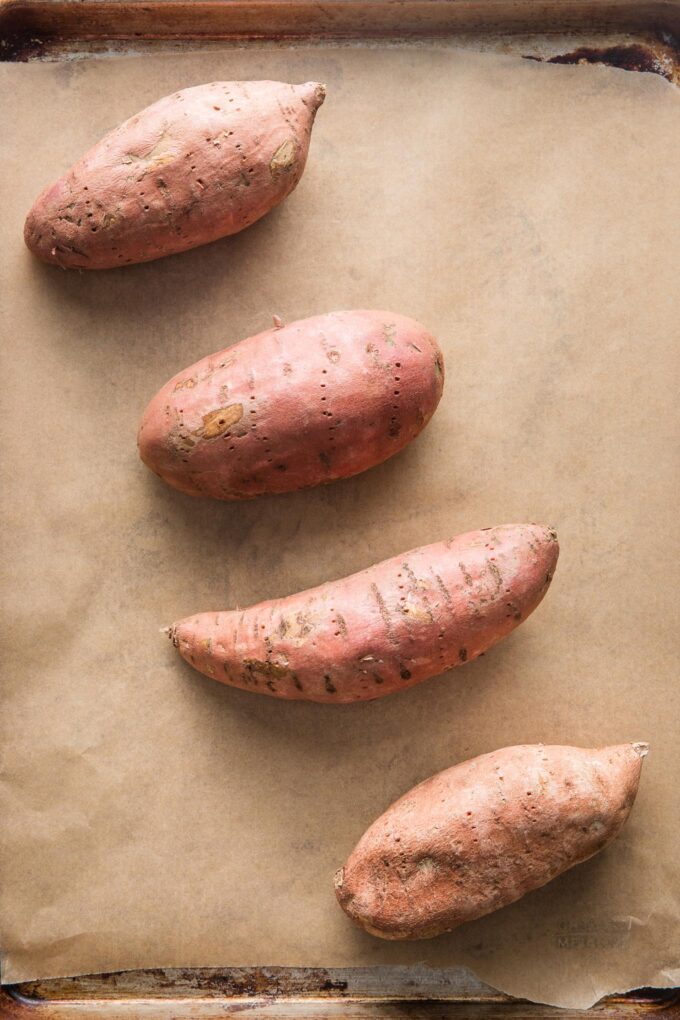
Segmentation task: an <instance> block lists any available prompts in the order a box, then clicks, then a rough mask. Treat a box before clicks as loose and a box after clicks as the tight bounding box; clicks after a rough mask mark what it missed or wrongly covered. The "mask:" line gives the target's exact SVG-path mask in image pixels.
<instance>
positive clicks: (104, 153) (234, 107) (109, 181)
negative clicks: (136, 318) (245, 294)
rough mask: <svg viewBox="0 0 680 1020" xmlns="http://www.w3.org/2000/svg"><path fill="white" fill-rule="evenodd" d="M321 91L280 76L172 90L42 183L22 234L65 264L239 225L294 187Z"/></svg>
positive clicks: (100, 264) (214, 234)
mask: <svg viewBox="0 0 680 1020" xmlns="http://www.w3.org/2000/svg"><path fill="white" fill-rule="evenodd" d="M324 96H325V89H324V86H323V85H319V84H318V83H316V82H307V83H306V84H305V85H287V84H284V83H282V82H276V81H251V82H240V81H236V82H228V81H216V82H211V83H210V84H208V85H197V86H196V87H194V88H189V89H183V90H182V91H181V92H175V93H174V94H173V95H171V96H165V97H164V98H163V99H160V100H158V102H157V103H153V105H151V106H148V107H147V108H146V109H144V110H142V111H141V112H140V113H138V114H137V115H136V116H134V117H131V118H130V119H129V120H126V121H125V123H124V124H121V125H120V127H118V128H116V129H115V130H114V131H112V132H111V133H110V134H108V135H106V137H105V138H102V140H101V141H100V142H98V143H97V145H95V146H94V148H92V149H90V151H89V152H87V153H86V154H85V155H84V156H83V157H82V159H80V160H79V161H78V162H77V163H76V164H75V165H74V166H72V167H71V169H70V170H68V171H67V172H66V173H65V174H64V176H63V177H61V178H60V179H59V180H58V181H57V182H56V183H55V184H53V185H51V186H50V187H48V188H46V189H45V190H44V191H43V193H42V194H41V195H40V196H39V197H38V199H37V200H36V202H35V203H34V205H33V208H32V209H31V211H30V212H29V214H28V217H27V219H26V225H25V228H24V238H25V241H26V244H27V245H28V247H29V248H30V249H31V251H32V252H34V253H35V254H36V255H37V256H38V258H41V259H43V260H44V261H45V262H52V263H54V264H55V265H58V266H64V267H78V268H80V269H110V268H112V267H114V266H124V265H129V264H130V263H133V262H148V261H149V260H151V259H157V258H160V257H161V256H163V255H172V254H174V253H175V252H180V251H186V250H187V249H188V248H195V247H197V246H198V245H200V244H207V243H208V242H209V241H215V240H217V239H218V238H219V237H226V236H227V235H228V234H235V233H236V232H237V231H239V230H243V228H244V227H248V226H250V224H251V223H254V222H255V220H258V219H259V218H260V217H261V216H264V214H265V213H267V212H269V210H270V209H272V208H273V207H274V206H275V205H278V203H279V202H281V201H282V200H283V199H284V198H286V196H287V195H289V194H290V193H291V191H292V190H293V189H294V188H295V186H296V184H297V183H298V181H299V180H300V177H301V176H302V171H303V170H304V167H305V162H306V159H307V151H308V149H309V140H310V136H311V131H312V125H313V123H314V115H315V113H316V111H317V109H318V107H319V106H320V105H321V103H322V102H323V100H324Z"/></svg>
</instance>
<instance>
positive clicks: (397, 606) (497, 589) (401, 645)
mask: <svg viewBox="0 0 680 1020" xmlns="http://www.w3.org/2000/svg"><path fill="white" fill-rule="evenodd" d="M557 556H558V544H557V537H556V535H555V532H554V531H553V530H552V529H550V528H544V527H542V526H540V525H535V524H517V525H505V526H501V527H498V528H490V529H487V530H484V531H473V532H469V533H467V534H465V535H461V536H459V537H458V538H455V539H452V540H451V541H448V542H437V543H434V544H433V545H428V546H423V547H422V548H420V549H414V550H411V551H410V552H407V553H404V554H402V555H401V556H395V557H394V558H393V559H390V560H385V561H383V562H382V563H378V564H376V565H375V566H372V567H369V568H368V569H367V570H363V571H361V572H360V573H358V574H352V575H351V576H350V577H346V578H343V579H342V580H339V581H331V582H328V583H327V584H323V585H321V586H320V587H318V588H312V589H310V590H308V591H304V592H300V593H299V594H297V595H291V596H290V597H288V598H282V599H273V600H271V601H268V602H262V603H260V604H259V605H256V606H252V607H251V608H249V609H245V610H243V611H238V610H236V611H231V612H222V613H202V614H200V615H198V616H192V617H188V618H187V619H185V620H181V621H180V622H179V623H176V624H175V625H174V626H173V627H172V628H171V630H170V636H171V638H172V640H173V643H174V644H175V646H176V647H177V648H178V649H179V652H180V654H181V655H182V656H183V658H184V659H186V661H187V662H189V663H190V664H191V665H192V666H194V667H195V668H196V669H197V670H199V671H200V672H201V673H204V674H205V675H206V676H210V677H213V678H214V679H216V680H220V681H222V682H223V683H227V684H231V685H232V686H234V687H241V688H243V689H244V690H249V691H254V692H257V693H261V694H268V695H272V696H274V697H277V698H285V699H288V700H291V699H295V700H306V701H318V702H327V703H335V704H338V703H343V702H352V701H371V700H373V699H375V698H380V697H384V696H385V695H387V694H391V693H392V692H394V691H399V690H404V689H405V688H407V687H412V686H414V684H418V683H421V682H422V681H423V680H427V679H428V678H429V677H432V676H436V675H437V674H439V673H443V672H444V671H445V670H447V669H450V668H451V667H453V666H458V665H462V664H463V663H464V662H469V661H470V660H472V659H475V658H477V656H478V655H481V654H482V652H485V651H486V650H487V649H488V648H490V647H491V646H492V645H494V644H495V643H496V642H497V641H499V640H500V639H501V638H502V637H504V636H505V635H506V634H509V633H510V631H512V630H514V628H515V627H516V626H517V625H518V624H519V623H520V621H521V620H523V619H525V618H526V617H527V616H528V615H529V614H530V613H531V612H532V611H533V610H534V609H535V608H536V606H537V605H538V604H539V602H540V601H541V599H542V598H543V596H544V594H545V592H546V590H547V588H548V586H549V584H550V580H551V578H552V575H553V571H554V569H555V564H556V562H557Z"/></svg>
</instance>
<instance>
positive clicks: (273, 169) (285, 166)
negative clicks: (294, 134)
mask: <svg viewBox="0 0 680 1020" xmlns="http://www.w3.org/2000/svg"><path fill="white" fill-rule="evenodd" d="M295 157H296V145H295V142H294V140H293V139H292V138H286V140H285V142H281V145H279V147H278V149H277V150H276V152H275V153H274V155H273V156H272V158H271V159H270V161H269V172H270V174H271V175H272V177H273V178H274V180H276V179H277V177H280V176H281V174H287V173H290V171H291V170H292V168H293V167H294V166H295Z"/></svg>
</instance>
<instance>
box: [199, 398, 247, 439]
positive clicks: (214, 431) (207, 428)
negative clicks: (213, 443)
mask: <svg viewBox="0 0 680 1020" xmlns="http://www.w3.org/2000/svg"><path fill="white" fill-rule="evenodd" d="M242 417H243V404H230V405H229V406H228V407H219V408H218V409H217V410H216V411H209V412H208V414H204V415H203V425H202V427H201V428H200V429H198V430H197V431H196V432H195V433H194V435H197V436H200V437H201V439H217V437H218V436H223V435H224V433H225V432H227V431H228V430H229V429H230V428H231V427H232V425H235V424H236V423H237V422H238V421H240V420H241V418H242Z"/></svg>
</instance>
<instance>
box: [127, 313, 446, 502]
mask: <svg viewBox="0 0 680 1020" xmlns="http://www.w3.org/2000/svg"><path fill="white" fill-rule="evenodd" d="M443 385H444V361H443V356H442V353H441V350H440V349H439V345H438V344H437V341H436V340H435V339H434V337H432V336H430V334H429V333H428V332H427V331H426V330H425V328H424V327H423V326H421V325H420V324H419V323H417V322H415V321H414V320H413V319H407V318H406V317H405V316H403V315H395V314H394V313H392V312H385V311H363V310H360V311H351V312H331V313H330V314H327V315H317V316H314V317H312V318H310V319H301V320H300V321H298V322H292V323H290V325H288V326H282V327H278V328H277V327H275V328H274V329H268V330H266V331H265V332H264V333H259V334H258V335H257V336H251V337H249V338H248V339H247V340H243V341H241V343H238V344H235V345H234V346H232V347H229V348H227V349H226V350H223V351H220V352H219V353H217V354H213V355H211V356H210V357H207V358H203V360H202V361H199V362H197V363H196V364H195V365H192V366H191V367H190V368H187V369H186V370H185V371H183V372H180V373H179V374H178V375H176V376H175V377H174V378H173V379H171V380H170V382H169V383H167V384H166V385H165V386H164V387H163V388H162V389H161V391H160V392H159V393H158V394H157V395H156V396H155V397H154V398H153V400H152V401H151V403H150V404H149V406H148V407H147V409H146V411H145V412H144V416H143V419H142V424H141V427H140V429H139V437H138V444H139V453H140V456H141V458H142V460H143V461H144V463H145V464H146V465H147V466H148V467H150V468H151V470H152V471H154V472H155V473H156V474H157V475H159V476H160V477H161V478H163V479H164V480H165V481H166V482H168V483H169V484H170V485H173V486H174V487H175V488H177V489H181V490H182V492H186V493H189V494H190V495H194V496H212V497H214V498H216V499H250V498H252V497H254V496H259V495H264V494H272V493H282V492H291V491H294V490H296V489H305V488H308V487H310V486H313V485H319V484H321V483H325V482H331V481H334V480H336V479H339V478H347V477H349V476H350V475H355V474H358V473H359V472H360V471H365V470H366V469H367V468H370V467H373V466H374V465H375V464H379V463H380V462H381V461H384V460H386V459H387V458H388V457H391V456H392V455H393V454H395V453H397V452H398V451H399V450H401V449H402V448H403V447H404V446H406V445H407V443H409V442H410V441H411V440H412V439H414V438H415V436H417V435H418V433H419V432H420V431H421V430H422V429H423V428H424V427H425V425H426V424H427V423H428V421H429V420H430V418H431V417H432V415H433V414H434V411H435V408H436V407H437V404H438V403H439V399H440V397H441V394H442V388H443Z"/></svg>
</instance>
